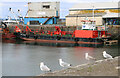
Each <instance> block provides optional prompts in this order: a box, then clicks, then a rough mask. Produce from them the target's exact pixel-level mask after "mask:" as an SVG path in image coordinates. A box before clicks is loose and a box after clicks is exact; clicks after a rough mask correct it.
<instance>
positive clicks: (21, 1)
mask: <svg viewBox="0 0 120 78" xmlns="http://www.w3.org/2000/svg"><path fill="white" fill-rule="evenodd" d="M40 1H60V17H61V18H65V16H66V15H68V14H69V8H72V6H73V5H75V4H76V3H79V2H80V3H85V2H88V3H89V2H111V1H114V2H116V1H120V0H0V17H1V18H6V17H7V16H11V17H14V16H16V17H17V14H18V13H17V9H20V10H21V14H22V15H23V16H25V14H26V12H27V2H40ZM10 7H11V8H12V9H13V11H14V12H15V14H16V15H14V16H13V14H11V13H10V12H9V8H10Z"/></svg>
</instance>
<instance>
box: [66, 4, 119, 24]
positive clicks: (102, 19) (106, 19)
mask: <svg viewBox="0 0 120 78" xmlns="http://www.w3.org/2000/svg"><path fill="white" fill-rule="evenodd" d="M119 4H120V2H99V3H78V4H75V5H74V6H73V7H72V8H70V9H69V15H67V16H66V25H67V26H76V25H77V26H79V25H82V23H81V20H84V19H85V18H86V17H87V18H88V19H91V20H93V15H94V20H95V21H96V25H103V24H108V25H120V5H119ZM93 12H94V14H93Z"/></svg>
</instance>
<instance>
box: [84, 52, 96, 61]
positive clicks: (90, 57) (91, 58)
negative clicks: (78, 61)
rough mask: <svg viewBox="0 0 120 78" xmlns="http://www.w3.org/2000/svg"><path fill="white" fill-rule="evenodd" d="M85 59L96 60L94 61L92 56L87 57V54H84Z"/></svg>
mask: <svg viewBox="0 0 120 78" xmlns="http://www.w3.org/2000/svg"><path fill="white" fill-rule="evenodd" d="M85 59H86V60H96V59H95V58H93V57H92V56H90V55H88V53H85Z"/></svg>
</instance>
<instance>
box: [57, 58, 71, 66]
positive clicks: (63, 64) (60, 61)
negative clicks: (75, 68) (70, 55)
mask: <svg viewBox="0 0 120 78" xmlns="http://www.w3.org/2000/svg"><path fill="white" fill-rule="evenodd" d="M59 64H60V66H62V67H71V64H69V63H66V62H64V61H63V60H62V59H59Z"/></svg>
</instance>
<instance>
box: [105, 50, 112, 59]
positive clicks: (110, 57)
mask: <svg viewBox="0 0 120 78" xmlns="http://www.w3.org/2000/svg"><path fill="white" fill-rule="evenodd" d="M103 57H104V58H106V59H113V57H112V56H111V55H110V54H108V53H106V51H103Z"/></svg>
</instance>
